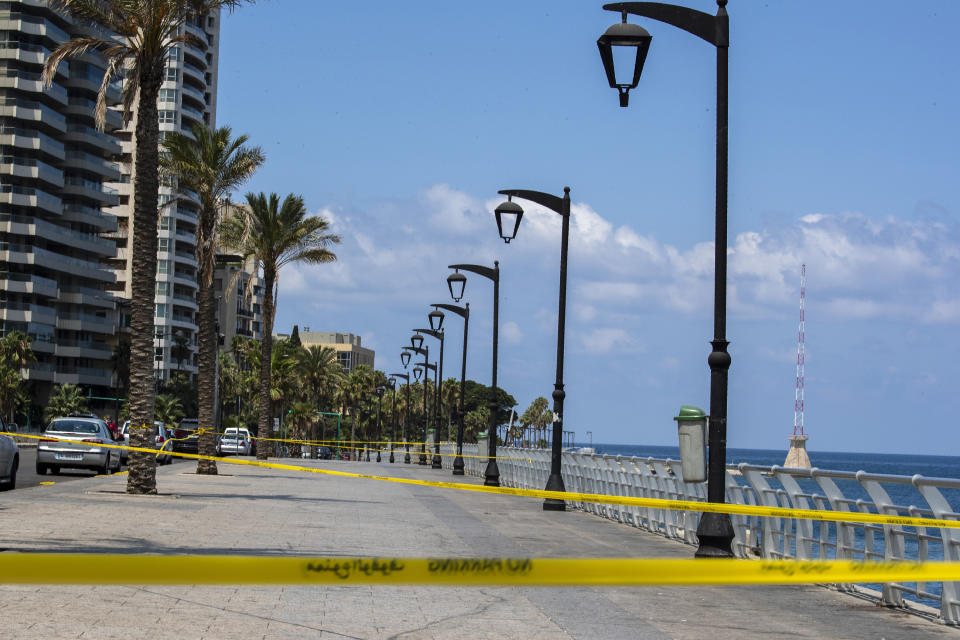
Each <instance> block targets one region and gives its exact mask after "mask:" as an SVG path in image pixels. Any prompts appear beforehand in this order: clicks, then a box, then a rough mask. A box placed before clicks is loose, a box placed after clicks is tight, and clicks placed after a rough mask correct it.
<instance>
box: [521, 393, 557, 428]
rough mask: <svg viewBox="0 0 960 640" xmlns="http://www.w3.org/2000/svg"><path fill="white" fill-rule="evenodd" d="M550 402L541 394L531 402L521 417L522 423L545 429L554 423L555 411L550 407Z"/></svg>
mask: <svg viewBox="0 0 960 640" xmlns="http://www.w3.org/2000/svg"><path fill="white" fill-rule="evenodd" d="M548 406H549V403H548V401H547V399H546V398H544V397H543V396H540V397H539V398H537V399H536V400H534V401H533V402H531V403H530V406H529V407H527V410H526V411H524V412H523V415H522V416H521V417H520V423H521V424H522V425H523V426H525V427H534V428H536V429H545V428H546V427H547V426H548V425H550V424H553V411H551V410H550V409H548V408H547V407H548Z"/></svg>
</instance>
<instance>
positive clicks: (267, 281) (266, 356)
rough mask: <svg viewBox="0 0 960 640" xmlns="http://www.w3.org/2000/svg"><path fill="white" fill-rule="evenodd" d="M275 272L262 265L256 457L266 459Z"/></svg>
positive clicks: (268, 451) (268, 447)
mask: <svg viewBox="0 0 960 640" xmlns="http://www.w3.org/2000/svg"><path fill="white" fill-rule="evenodd" d="M276 279H277V272H276V268H275V267H274V266H273V265H269V264H264V265H263V288H264V292H263V342H262V344H261V346H260V416H259V420H258V423H257V424H258V427H257V431H258V433H259V435H260V442H258V443H257V459H258V460H266V459H267V457H268V456H269V454H270V451H272V449H273V442H272V441H270V440H266V438H269V437H270V436H271V434H272V433H273V432H272V431H271V426H272V423H273V420H271V418H272V416H271V415H270V413H271V412H270V407H271V406H273V403H272V402H270V358H271V355H272V353H273V284H274V282H276Z"/></svg>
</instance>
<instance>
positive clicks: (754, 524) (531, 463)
mask: <svg viewBox="0 0 960 640" xmlns="http://www.w3.org/2000/svg"><path fill="white" fill-rule="evenodd" d="M441 451H442V452H443V453H444V454H445V455H443V466H444V468H447V469H450V468H452V466H453V460H454V457H453V453H454V447H453V445H452V444H445V445H442V446H441ZM479 453H480V452H479V448H478V445H476V444H464V445H463V454H464V471H465V473H466V474H467V475H471V476H480V477H482V476H483V472H484V470H485V468H486V463H487V460H486V458H480V457H477V456H478V454H479ZM497 466H498V467H499V469H500V483H501V484H502V485H503V486H506V487H517V488H521V489H543V488H544V487H545V486H546V484H547V478H548V477H549V473H550V450H549V449H516V448H513V447H498V448H497ZM561 475H562V476H563V481H564V484H565V485H566V489H567V491H569V492H571V493H598V494H606V495H616V496H631V497H643V498H662V499H667V500H687V501H696V502H703V501H705V500H706V495H707V492H706V484H705V483H702V482H700V483H686V482H684V481H683V477H682V475H681V470H680V463H679V461H676V460H670V459H669V458H668V459H665V460H660V459H655V458H637V457H626V456H612V455H596V454H581V453H566V452H565V453H564V454H563V458H562V462H561ZM726 489H727V491H726V499H727V501H728V502H730V503H734V504H748V505H758V504H759V505H763V506H779V507H789V508H794V509H820V510H833V511H859V512H863V513H882V514H888V515H902V516H918V517H935V518H939V519H949V520H957V519H960V513H957V508H956V507H955V506H953V505H957V504H960V480H956V479H950V478H927V477H924V476H921V475H915V476H895V475H884V474H872V473H868V472H866V471H858V472H855V473H854V472H848V471H831V470H825V469H787V468H783V467H778V466H772V467H761V466H755V465H749V464H746V463H741V464H739V465H728V467H727V474H726ZM567 506H568V507H572V508H576V509H581V510H583V511H586V512H589V513H593V514H595V515H598V516H601V517H604V518H608V519H610V520H616V521H617V522H621V523H623V524H625V525H628V526H633V527H637V528H639V529H644V530H646V531H650V532H653V533H657V534H659V535H663V536H666V537H667V538H672V539H674V540H678V541H680V542H684V543H687V544H696V543H697V537H696V530H697V524H698V523H699V520H700V514H699V513H698V512H689V511H674V510H669V509H654V508H649V507H630V506H622V505H608V504H598V503H591V502H580V501H568V502H567ZM731 520H732V522H733V528H734V533H735V537H734V541H733V549H734V553H735V554H736V555H737V556H739V557H743V558H747V557H762V558H796V559H801V560H809V559H834V558H836V559H847V560H911V561H920V562H925V561H927V560H945V561H948V562H960V530H958V529H946V528H942V529H929V528H925V527H909V526H900V525H872V524H860V523H844V522H837V523H834V522H821V521H812V520H806V519H794V518H770V517H760V516H737V515H735V516H731ZM835 586H836V587H837V588H839V589H840V590H842V591H849V590H851V586H850V585H835ZM878 586H879V588H880V595H879V602H880V604H882V605H885V606H899V607H902V606H904V594H910V596H912V599H914V600H916V601H927V602H929V601H931V600H932V601H939V606H940V618H941V620H942V621H943V622H945V623H947V624H951V625H960V583H957V582H938V583H887V584H883V585H878Z"/></svg>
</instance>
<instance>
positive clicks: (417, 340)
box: [404, 333, 433, 465]
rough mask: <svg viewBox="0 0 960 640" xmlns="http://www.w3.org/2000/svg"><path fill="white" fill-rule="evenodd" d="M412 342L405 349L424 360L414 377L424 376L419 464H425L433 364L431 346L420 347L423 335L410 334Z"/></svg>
mask: <svg viewBox="0 0 960 640" xmlns="http://www.w3.org/2000/svg"><path fill="white" fill-rule="evenodd" d="M410 344H412V345H413V346H412V347H404V349H409V350H410V351H412V352H413V353H417V354H420V355H422V356H423V362H422V363H421V364H418V365H417V368H416V369H414V370H413V377H414V379H416V380H420V376H421V375H422V376H423V442H422V443H421V444H420V461H419V462H418V463H417V464H423V465H425V464H427V428H428V427H429V424H430V414H429V413H428V411H427V380H428V379H429V378H430V367H432V366H433V365H431V364H430V347H428V346H427V347H423V348H422V349H421V348H420V345H422V344H423V336H421V335H419V334H416V333H415V334H413V335H412V336H410Z"/></svg>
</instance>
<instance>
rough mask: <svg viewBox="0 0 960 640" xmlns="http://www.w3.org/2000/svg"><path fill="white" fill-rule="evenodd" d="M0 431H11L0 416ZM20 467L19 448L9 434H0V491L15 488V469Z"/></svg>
mask: <svg viewBox="0 0 960 640" xmlns="http://www.w3.org/2000/svg"><path fill="white" fill-rule="evenodd" d="M0 431H11V432H12V431H13V429H11V428H10V427H9V426H7V425H4V424H3V419H2V418H0ZM19 467H20V448H19V447H18V446H17V441H16V440H14V439H13V438H12V437H11V436H0V482H2V483H3V484H0V491H3V490H8V491H9V490H10V489H16V488H17V469H18V468H19Z"/></svg>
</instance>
